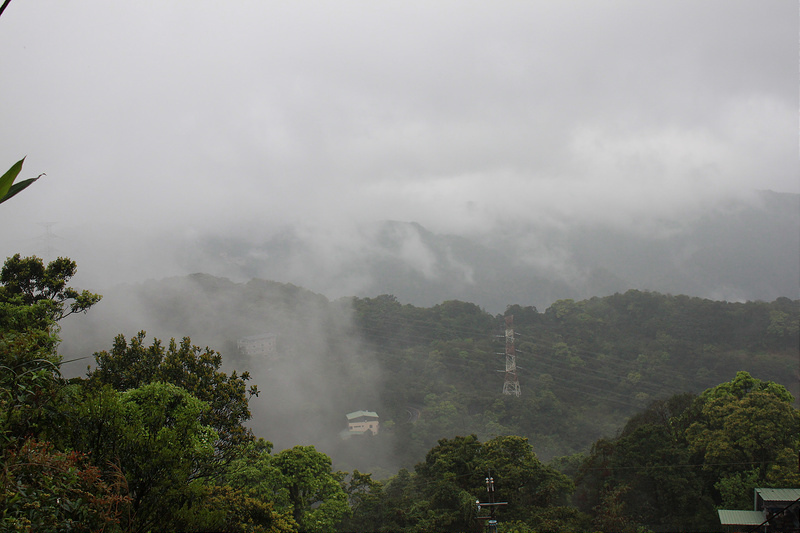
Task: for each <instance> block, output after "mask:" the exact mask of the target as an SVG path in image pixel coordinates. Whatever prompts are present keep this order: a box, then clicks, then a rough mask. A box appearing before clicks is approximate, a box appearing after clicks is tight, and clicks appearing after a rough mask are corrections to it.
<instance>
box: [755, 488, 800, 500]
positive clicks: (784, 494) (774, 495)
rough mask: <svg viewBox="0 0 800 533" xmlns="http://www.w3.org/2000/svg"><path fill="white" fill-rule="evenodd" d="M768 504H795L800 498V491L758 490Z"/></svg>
mask: <svg viewBox="0 0 800 533" xmlns="http://www.w3.org/2000/svg"><path fill="white" fill-rule="evenodd" d="M756 492H757V493H758V494H759V495H760V496H761V499H762V500H764V501H767V502H793V501H795V500H796V499H798V498H800V489H756Z"/></svg>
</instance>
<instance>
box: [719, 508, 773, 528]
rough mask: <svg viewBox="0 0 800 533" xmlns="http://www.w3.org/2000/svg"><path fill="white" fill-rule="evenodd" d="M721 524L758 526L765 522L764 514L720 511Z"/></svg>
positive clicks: (759, 512)
mask: <svg viewBox="0 0 800 533" xmlns="http://www.w3.org/2000/svg"><path fill="white" fill-rule="evenodd" d="M717 513H719V523H720V524H722V525H723V526H757V525H760V524H761V523H762V522H764V513H762V512H761V511H728V510H727V509H720V510H718V511H717Z"/></svg>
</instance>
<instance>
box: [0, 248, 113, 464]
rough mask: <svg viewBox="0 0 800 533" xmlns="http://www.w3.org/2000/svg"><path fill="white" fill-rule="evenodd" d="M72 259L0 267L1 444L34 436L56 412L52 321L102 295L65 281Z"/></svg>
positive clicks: (13, 260)
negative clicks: (82, 289)
mask: <svg viewBox="0 0 800 533" xmlns="http://www.w3.org/2000/svg"><path fill="white" fill-rule="evenodd" d="M75 270H76V266H75V263H74V262H72V261H70V260H69V259H65V258H59V259H57V260H55V261H52V262H50V263H49V264H48V265H47V266H45V265H44V263H43V262H42V260H41V259H39V258H38V257H26V258H22V257H20V255H19V254H16V255H14V256H13V257H9V258H8V259H7V260H6V262H5V264H4V265H3V268H2V270H1V271H0V370H2V372H0V431H1V432H2V433H0V445H2V446H3V448H5V447H6V446H12V447H13V446H15V443H16V442H17V441H18V440H19V439H25V438H29V437H36V436H38V435H39V434H40V433H41V432H42V431H43V430H44V429H45V428H46V427H47V426H48V425H50V424H52V423H53V421H54V418H55V416H56V410H57V406H56V405H55V404H54V403H53V400H54V398H55V395H56V393H57V391H58V388H59V386H60V373H59V364H60V362H61V358H60V357H59V356H58V355H57V354H56V346H57V343H58V337H57V336H56V331H57V325H56V321H57V320H59V319H60V318H63V317H64V316H67V315H68V314H71V313H73V312H85V311H87V310H88V309H89V307H91V306H92V305H94V304H95V303H96V302H97V301H99V299H100V296H98V295H96V294H92V293H89V292H88V291H82V292H78V291H77V290H75V289H73V288H71V287H68V286H67V283H68V282H69V280H70V278H71V277H72V276H73V275H74V274H75Z"/></svg>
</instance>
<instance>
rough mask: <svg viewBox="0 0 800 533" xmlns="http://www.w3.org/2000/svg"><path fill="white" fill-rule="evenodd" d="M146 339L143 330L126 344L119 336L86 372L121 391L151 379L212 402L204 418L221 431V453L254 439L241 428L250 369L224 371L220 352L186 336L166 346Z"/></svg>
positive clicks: (246, 409)
mask: <svg viewBox="0 0 800 533" xmlns="http://www.w3.org/2000/svg"><path fill="white" fill-rule="evenodd" d="M145 338H146V333H145V332H144V331H142V332H139V334H138V335H137V336H136V337H133V338H132V339H131V340H130V343H128V342H127V341H126V340H125V337H124V336H122V335H118V336H117V337H116V339H114V346H113V347H112V349H111V351H102V352H98V353H96V354H95V360H96V362H97V367H96V368H95V370H93V371H91V372H89V378H90V380H91V381H95V382H98V383H104V384H108V385H111V386H112V387H114V388H115V389H117V390H120V391H124V390H128V389H131V388H136V387H140V386H142V385H144V384H147V383H154V382H165V383H171V384H173V385H177V386H179V387H182V388H183V389H185V390H186V391H188V392H189V393H191V394H192V395H193V396H195V397H197V398H198V399H200V400H202V401H205V402H208V404H209V405H210V409H209V411H208V412H207V413H205V414H204V415H203V421H204V423H206V424H208V425H210V426H211V427H213V428H214V429H215V430H216V431H217V433H218V434H219V439H220V440H219V442H218V443H217V448H218V450H219V451H220V452H222V453H223V455H225V454H229V453H233V452H234V451H235V448H236V447H237V446H238V445H240V444H243V443H245V442H248V441H251V440H252V439H253V435H252V432H251V431H250V430H249V429H248V428H246V427H245V426H244V422H246V421H247V420H249V419H250V416H251V414H250V409H249V407H248V400H249V399H250V398H251V397H253V396H256V395H258V388H257V387H256V386H255V385H251V386H250V387H248V386H247V381H249V379H250V374H249V373H247V372H243V373H242V374H241V375H240V374H237V372H236V371H233V372H232V373H231V374H230V375H228V374H226V373H225V372H222V371H221V370H220V368H221V367H222V356H221V355H220V354H219V353H218V352H216V351H214V350H211V349H210V348H205V349H203V348H200V347H198V346H194V345H192V343H191V339H189V338H188V337H184V338H183V340H182V341H181V342H180V343H177V342H175V340H174V339H173V340H171V341H170V343H169V345H168V346H167V347H164V345H163V344H162V343H161V341H159V340H158V339H154V340H153V343H152V344H151V345H150V346H147V345H146V341H145Z"/></svg>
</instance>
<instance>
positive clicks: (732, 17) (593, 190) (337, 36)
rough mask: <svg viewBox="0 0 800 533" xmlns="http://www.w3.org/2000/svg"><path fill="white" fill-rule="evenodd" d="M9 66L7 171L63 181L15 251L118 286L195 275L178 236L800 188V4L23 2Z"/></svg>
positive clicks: (7, 47)
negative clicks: (60, 260)
mask: <svg viewBox="0 0 800 533" xmlns="http://www.w3.org/2000/svg"><path fill="white" fill-rule="evenodd" d="M0 69H2V70H1V71H2V72H3V78H2V79H3V83H2V101H1V102H0V120H2V128H0V136H2V139H0V165H2V166H3V167H4V169H3V170H5V168H7V167H9V166H11V164H12V163H14V162H15V161H16V160H18V159H19V158H21V157H22V156H25V155H27V159H26V162H25V167H24V169H23V173H22V176H21V177H31V176H35V175H37V174H39V173H41V172H46V173H47V177H46V178H43V179H42V180H40V181H39V182H37V183H36V184H34V185H33V186H32V187H31V188H30V189H29V190H27V191H25V192H24V193H22V194H21V195H20V196H18V197H16V198H15V199H13V200H12V201H10V202H7V203H5V204H3V205H2V207H0V220H2V227H1V228H0V243H2V244H1V246H0V247H1V248H2V250H0V252H2V253H3V255H9V254H11V253H14V252H17V251H20V252H23V253H36V252H37V251H39V254H40V255H43V254H42V252H41V251H40V250H42V249H43V248H45V249H49V250H53V249H55V250H57V251H58V253H60V254H62V255H70V256H73V257H76V256H77V257H76V258H77V259H78V260H79V268H80V267H81V266H83V267H84V268H88V270H89V271H92V272H100V271H103V272H104V276H105V277H104V278H102V281H101V283H109V282H113V281H114V280H115V279H116V276H117V275H121V272H122V271H123V270H126V269H127V268H134V269H136V271H137V272H138V273H139V274H140V275H142V276H150V277H158V275H159V273H161V272H162V271H160V270H158V269H160V268H164V270H163V275H172V274H179V273H181V272H179V270H180V269H179V268H178V267H174V268H172V270H170V267H168V266H164V265H162V264H161V263H159V261H158V257H156V256H158V255H159V254H161V252H160V251H159V247H158V245H157V243H158V242H159V240H161V241H162V242H170V243H174V242H177V241H180V240H182V239H187V240H189V241H191V239H194V238H197V236H199V235H203V234H205V233H206V232H208V231H213V232H215V233H217V234H219V235H226V234H229V235H232V236H233V235H242V234H244V235H250V236H253V235H257V234H258V233H259V232H264V233H269V232H270V231H273V230H274V228H277V227H280V226H282V225H285V224H292V223H296V222H304V223H306V224H310V225H311V226H312V227H317V226H319V225H323V226H324V227H326V228H329V229H330V228H337V231H341V232H345V231H346V229H341V230H339V229H338V228H346V227H347V226H346V224H347V223H349V222H365V221H370V220H382V219H394V220H404V221H417V222H420V223H422V224H423V225H426V226H427V227H429V228H430V229H432V230H434V231H440V232H452V233H462V232H468V231H473V230H476V229H483V230H486V229H488V228H490V227H492V226H493V224H495V223H497V222H502V221H506V220H511V219H516V218H527V219H531V220H537V219H546V218H548V217H556V218H558V217H564V216H566V217H573V218H576V217H577V218H581V219H588V220H592V219H593V218H597V219H613V220H615V221H616V222H617V223H625V222H626V221H628V220H635V219H637V217H641V216H653V217H669V216H679V213H682V212H684V210H687V209H692V208H696V207H697V206H698V205H703V204H704V202H705V201H707V200H710V199H715V198H727V197H729V196H731V195H742V194H746V193H747V192H748V191H752V190H754V189H771V190H775V191H780V192H795V193H796V192H800V182H799V181H798V175H799V172H798V171H799V170H800V169H799V168H798V4H797V2H796V1H794V0H769V1H764V0H752V1H737V0H720V1H698V0H690V1H678V0H669V1H666V0H664V1H645V0H639V1H603V2H597V1H567V2H555V1H521V0H513V1H502V0H501V1H491V2H489V1H483V2H477V1H464V0H459V1H441V0H439V1H431V0H427V1H425V2H414V1H402V2H399V1H398V2H390V1H374V0H373V1H365V2H356V1H346V0H344V1H343V0H337V1H331V2H324V1H313V2H312V1H285V2H276V1H265V0H259V1H255V0H253V1H244V0H229V1H226V2H222V1H218V0H216V1H207V0H191V1H189V0H184V1H178V0H172V1H167V0H164V1H159V2H156V1H146V2H141V1H140V2H121V1H109V0H73V1H69V2H65V1H64V0H13V1H12V2H11V4H10V6H9V7H8V9H7V10H6V11H5V13H4V14H3V16H2V17H0ZM50 223H52V224H50ZM48 227H49V228H50V229H49V230H48ZM48 231H51V232H52V233H53V234H54V235H55V236H54V237H50V238H44V237H45V235H46V234H47V232H48ZM87 249H92V250H94V251H98V250H99V251H101V252H102V253H103V254H104V258H101V257H98V256H90V255H88V254H87V253H86V252H85V250H87ZM122 257H124V258H125V259H124V260H123V259H120V258H122ZM113 258H116V259H113ZM81 261H83V262H84V263H85V264H82V263H81ZM156 265H158V266H156ZM123 266H124V267H126V268H123ZM103 268H105V270H103ZM190 270H191V269H190Z"/></svg>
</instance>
